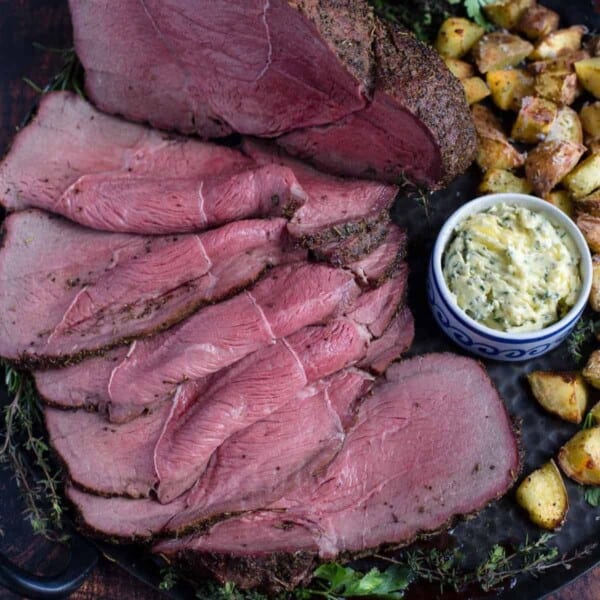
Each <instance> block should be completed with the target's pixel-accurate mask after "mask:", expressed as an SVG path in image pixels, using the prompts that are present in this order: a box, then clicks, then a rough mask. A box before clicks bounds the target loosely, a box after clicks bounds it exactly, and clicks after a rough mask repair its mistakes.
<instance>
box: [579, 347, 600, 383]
mask: <svg viewBox="0 0 600 600" xmlns="http://www.w3.org/2000/svg"><path fill="white" fill-rule="evenodd" d="M582 375H583V378H584V379H585V380H586V381H587V382H588V383H589V384H590V385H591V386H593V387H595V388H597V389H600V350H595V351H594V352H592V353H591V354H590V357H589V358H588V361H587V363H586V364H585V367H584V369H583V371H582Z"/></svg>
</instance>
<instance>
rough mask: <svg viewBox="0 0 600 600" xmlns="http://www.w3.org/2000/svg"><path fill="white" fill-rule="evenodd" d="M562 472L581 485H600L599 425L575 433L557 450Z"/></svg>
mask: <svg viewBox="0 0 600 600" xmlns="http://www.w3.org/2000/svg"><path fill="white" fill-rule="evenodd" d="M558 464H559V465H560V468H561V469H562V470H563V473H564V474H565V475H567V477H570V478H571V479H573V480H574V481H576V482H577V483H581V484H583V485H600V427H592V428H591V429H585V430H584V431H580V432H578V433H576V434H575V435H574V436H573V437H572V438H571V439H570V440H569V441H568V442H567V443H566V444H565V445H564V446H563V447H562V448H561V449H560V450H559V452H558Z"/></svg>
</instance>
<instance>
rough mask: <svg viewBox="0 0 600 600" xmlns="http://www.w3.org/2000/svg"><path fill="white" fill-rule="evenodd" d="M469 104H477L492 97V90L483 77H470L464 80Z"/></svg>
mask: <svg viewBox="0 0 600 600" xmlns="http://www.w3.org/2000/svg"><path fill="white" fill-rule="evenodd" d="M462 84H463V88H464V90H465V97H466V98H467V104H469V105H471V104H475V102H479V101H480V100H483V99H484V98H486V97H487V96H489V95H490V88H489V87H488V86H487V84H486V82H485V81H484V80H483V79H481V77H468V78H467V79H463V80H462Z"/></svg>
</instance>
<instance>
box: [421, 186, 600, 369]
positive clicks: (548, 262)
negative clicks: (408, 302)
mask: <svg viewBox="0 0 600 600" xmlns="http://www.w3.org/2000/svg"><path fill="white" fill-rule="evenodd" d="M591 285H592V259H591V256H590V252H589V249H588V247H587V244H586V241H585V239H584V237H583V235H582V234H581V232H580V231H579V229H578V228H577V226H576V225H575V223H573V221H572V220H571V219H570V218H569V217H567V216H566V215H565V214H564V213H563V212H562V211H561V210H560V209H558V208H556V207H555V206H553V205H552V204H550V203H549V202H546V201H545V200H541V199H540V198H535V197H534V196H528V195H524V194H512V193H507V194H490V195H488V196H483V197H481V198H477V199H476V200H473V201H471V202H468V203H467V204H465V205H463V206H462V207H461V208H460V209H458V210H457V211H456V212H455V213H454V214H452V215H451V216H450V217H449V218H448V220H447V221H446V223H445V224H444V226H443V227H442V229H441V231H440V233H439V235H438V237H437V240H436V243H435V245H434V248H433V252H432V256H431V260H430V264H429V272H428V277H427V294H428V299H429V304H430V306H431V310H432V313H433V316H434V318H435V320H436V322H437V323H438V325H439V326H440V327H441V329H442V330H443V331H444V333H446V335H448V336H449V337H450V338H451V339H452V340H453V341H454V342H456V343H457V344H458V345H459V346H461V347H462V348H463V349H465V350H467V351H469V352H471V353H473V354H477V355H479V356H483V357H485V358H491V359H495V360H501V361H521V360H528V359H530V358H533V357H536V356H541V355H542V354H545V353H546V352H548V351H550V350H552V349H553V348H556V346H558V345H559V344H560V343H561V342H562V341H563V340H564V339H565V337H566V336H567V335H569V333H570V332H571V330H572V329H573V327H574V326H575V324H576V323H577V321H578V319H579V318H580V316H581V313H582V312H583V310H584V308H585V305H586V302H587V299H588V297H589V294H590V289H591Z"/></svg>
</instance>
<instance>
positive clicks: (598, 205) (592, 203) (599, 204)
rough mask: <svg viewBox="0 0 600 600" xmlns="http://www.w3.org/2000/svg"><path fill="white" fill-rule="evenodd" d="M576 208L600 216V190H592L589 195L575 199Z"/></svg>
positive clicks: (593, 215)
mask: <svg viewBox="0 0 600 600" xmlns="http://www.w3.org/2000/svg"><path fill="white" fill-rule="evenodd" d="M575 206H576V207H577V210H579V211H583V212H584V213H587V214H588V215H591V216H592V217H600V190H596V191H595V192H592V193H591V194H590V195H589V196H584V197H583V198H578V199H577V200H575Z"/></svg>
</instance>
